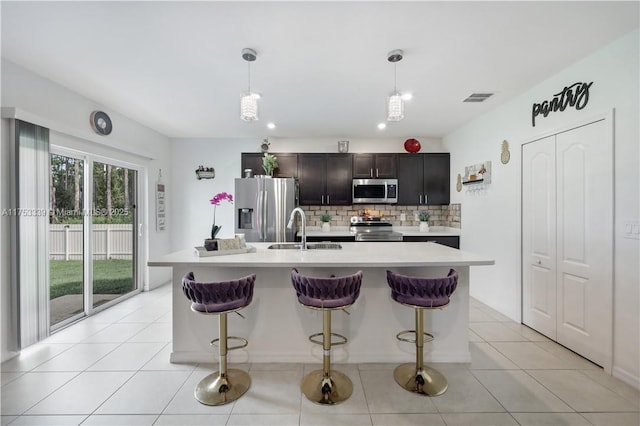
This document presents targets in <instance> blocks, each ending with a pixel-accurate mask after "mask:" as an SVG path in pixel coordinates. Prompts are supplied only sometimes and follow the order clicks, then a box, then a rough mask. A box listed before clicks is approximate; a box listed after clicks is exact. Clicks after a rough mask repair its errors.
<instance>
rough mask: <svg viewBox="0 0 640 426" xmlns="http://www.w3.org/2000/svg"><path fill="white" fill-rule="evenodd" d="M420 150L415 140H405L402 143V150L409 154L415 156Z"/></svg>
mask: <svg viewBox="0 0 640 426" xmlns="http://www.w3.org/2000/svg"><path fill="white" fill-rule="evenodd" d="M420 148H421V146H420V142H418V140H417V139H407V140H406V141H405V142H404V149H405V150H406V151H407V152H409V153H411V154H415V153H416V152H418V151H420Z"/></svg>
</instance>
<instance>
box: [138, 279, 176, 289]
mask: <svg viewBox="0 0 640 426" xmlns="http://www.w3.org/2000/svg"><path fill="white" fill-rule="evenodd" d="M170 282H171V280H167V281H161V282H158V283H154V284H147V285H145V286H144V289H143V291H151V290H155V289H156V288H159V287H162V286H163V285H165V284H169V283H170Z"/></svg>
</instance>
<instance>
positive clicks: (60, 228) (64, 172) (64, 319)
mask: <svg viewBox="0 0 640 426" xmlns="http://www.w3.org/2000/svg"><path fill="white" fill-rule="evenodd" d="M50 165H51V167H50V170H51V173H50V179H49V324H50V327H51V328H56V326H58V325H59V324H65V323H68V322H69V321H72V320H75V319H77V318H79V317H81V316H82V315H84V287H85V286H84V227H85V223H84V220H85V216H84V215H83V214H82V211H83V210H84V196H85V191H84V188H85V185H84V183H85V182H84V167H85V161H84V160H82V159H80V158H74V157H71V156H66V155H59V154H51V156H50Z"/></svg>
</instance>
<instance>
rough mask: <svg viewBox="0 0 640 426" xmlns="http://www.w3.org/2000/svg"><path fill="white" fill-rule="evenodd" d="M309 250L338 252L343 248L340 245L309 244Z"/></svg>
mask: <svg viewBox="0 0 640 426" xmlns="http://www.w3.org/2000/svg"><path fill="white" fill-rule="evenodd" d="M307 248H308V249H322V250H336V249H341V248H342V246H341V245H340V244H338V243H307Z"/></svg>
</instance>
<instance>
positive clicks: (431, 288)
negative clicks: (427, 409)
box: [387, 269, 458, 396]
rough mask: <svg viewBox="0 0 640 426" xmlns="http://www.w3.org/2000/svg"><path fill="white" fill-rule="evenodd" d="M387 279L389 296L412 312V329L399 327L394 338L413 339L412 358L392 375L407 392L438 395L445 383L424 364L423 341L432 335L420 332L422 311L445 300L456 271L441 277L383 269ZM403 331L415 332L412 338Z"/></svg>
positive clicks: (438, 373) (456, 279)
mask: <svg viewBox="0 0 640 426" xmlns="http://www.w3.org/2000/svg"><path fill="white" fill-rule="evenodd" d="M387 283H389V287H391V298H392V299H393V300H395V301H396V302H398V303H400V304H402V305H405V306H409V307H411V308H413V309H414V310H415V313H416V328H415V330H405V331H401V332H400V333H398V334H397V335H396V338H397V339H398V340H402V341H403V342H410V343H415V345H416V362H415V364H414V363H408V364H402V365H399V366H398V367H396V369H395V370H394V372H393V377H394V378H395V379H396V382H398V384H399V385H400V386H402V387H403V388H404V389H406V390H408V391H410V392H415V393H419V394H422V395H427V396H437V395H442V394H443V393H445V392H446V390H447V387H448V384H447V379H446V378H445V377H444V376H443V375H442V373H440V372H439V371H437V370H435V369H433V368H431V367H428V366H425V365H424V360H423V345H424V342H430V341H432V340H433V335H432V334H429V333H425V332H424V315H423V314H424V312H423V311H424V310H425V309H442V308H444V307H446V306H447V305H448V304H449V297H450V296H451V294H452V293H453V292H454V290H455V289H456V286H457V285H458V273H457V272H456V271H454V270H453V269H451V270H449V274H448V275H447V276H446V277H445V278H418V277H409V276H406V275H400V274H396V273H394V272H391V271H387ZM406 334H415V339H410V338H406V337H404V336H405V335H406ZM418 336H420V338H418ZM425 336H426V337H425Z"/></svg>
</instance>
